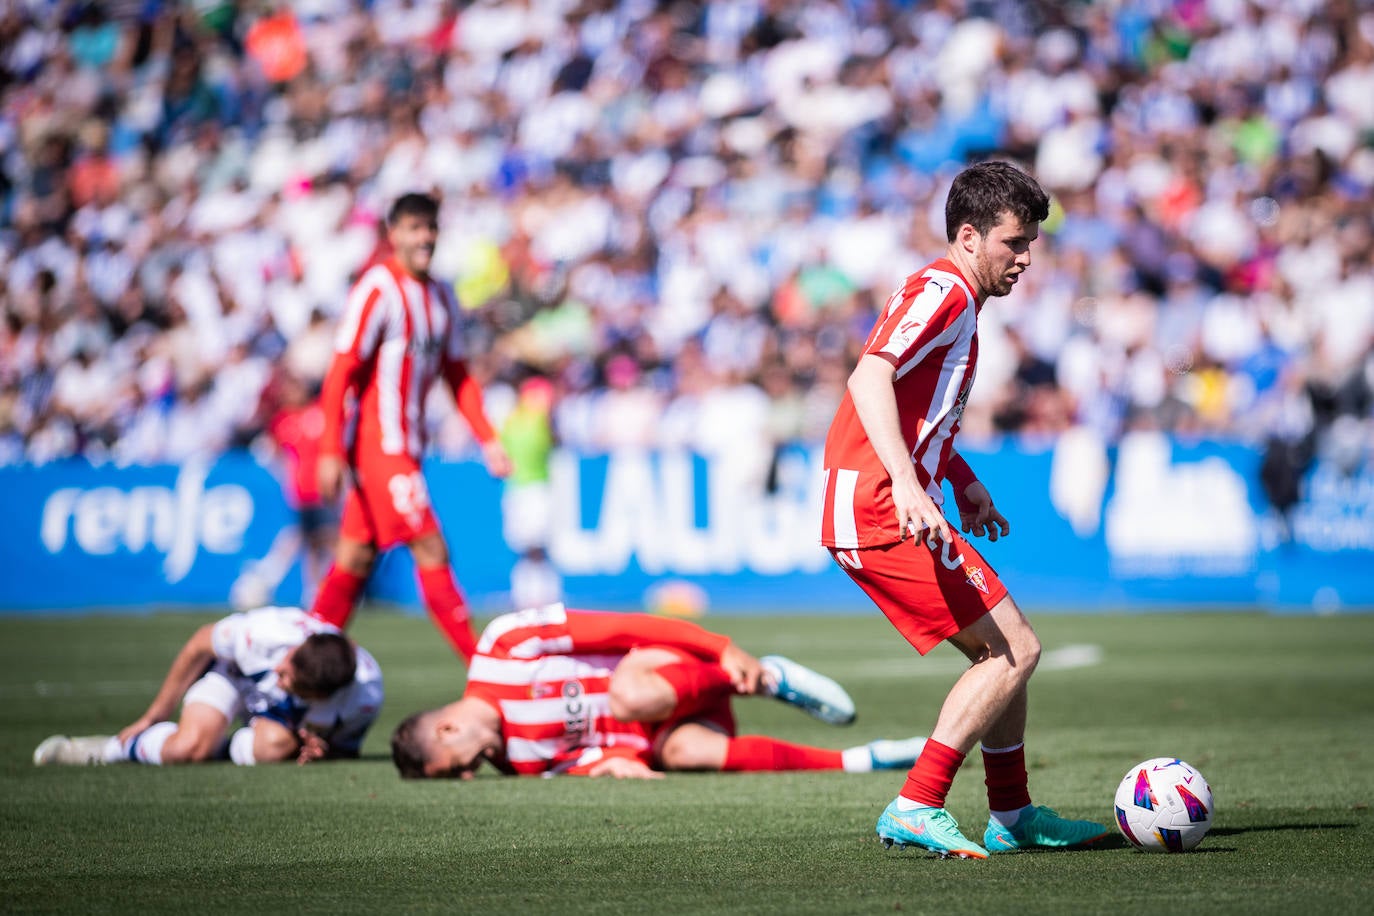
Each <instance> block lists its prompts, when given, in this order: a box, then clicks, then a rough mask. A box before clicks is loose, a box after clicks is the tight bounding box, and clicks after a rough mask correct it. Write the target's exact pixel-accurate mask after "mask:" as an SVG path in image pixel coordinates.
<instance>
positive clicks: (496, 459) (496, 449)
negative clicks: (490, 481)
mask: <svg viewBox="0 0 1374 916" xmlns="http://www.w3.org/2000/svg"><path fill="white" fill-rule="evenodd" d="M482 460H483V461H485V462H486V464H487V471H489V472H490V473H491V476H493V477H500V478H505V477H509V476H510V472H511V470H512V469H513V465H512V464H511V461H510V455H507V454H506V447H505V446H504V445H502V444H501V440H500V439H492V440H491V441H490V442H486V443H484V444H483V445H482Z"/></svg>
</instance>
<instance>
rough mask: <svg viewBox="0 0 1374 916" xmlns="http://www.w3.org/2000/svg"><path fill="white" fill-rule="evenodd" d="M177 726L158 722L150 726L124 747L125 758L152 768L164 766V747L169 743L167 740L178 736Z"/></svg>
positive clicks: (171, 723)
mask: <svg viewBox="0 0 1374 916" xmlns="http://www.w3.org/2000/svg"><path fill="white" fill-rule="evenodd" d="M176 730H177V724H176V723H175V722H158V723H156V724H154V725H150V726H148V727H147V728H146V729H144V730H143V731H141V732H139V733H138V734H137V735H134V736H133V737H132V738H130V739H129V742H128V744H126V745H125V746H124V756H126V757H127V758H129V759H130V760H132V761H133V762H134V763H146V764H149V765H151V766H155V767H160V766H162V746H163V745H164V744H166V743H167V739H168V738H170V737H172V735H174V734H176Z"/></svg>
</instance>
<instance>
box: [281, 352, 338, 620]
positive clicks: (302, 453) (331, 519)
mask: <svg viewBox="0 0 1374 916" xmlns="http://www.w3.org/2000/svg"><path fill="white" fill-rule="evenodd" d="M275 394H276V397H277V399H278V400H279V401H280V406H279V407H278V408H277V410H276V412H275V413H273V414H272V417H271V418H270V419H269V420H268V421H267V434H268V435H269V436H271V437H272V441H273V442H274V443H276V446H277V449H278V450H279V451H280V452H281V454H282V456H283V457H284V459H285V461H284V464H285V480H283V482H282V485H283V489H284V490H285V491H286V497H287V501H288V502H289V503H290V504H291V505H292V507H293V508H295V510H296V515H297V523H298V525H299V527H300V532H301V543H302V547H303V555H302V569H301V588H302V595H303V596H309V595H310V594H311V593H312V592H313V590H314V588H315V584H316V583H317V582H319V581H320V577H321V576H322V575H323V573H324V570H325V567H326V564H327V563H328V562H329V552H330V550H331V549H332V548H333V546H334V543H335V539H336V538H337V536H338V528H339V509H338V502H337V500H330V501H325V500H324V499H323V498H322V497H321V496H320V483H319V477H320V442H321V441H322V439H323V437H324V426H325V423H324V409H323V408H322V407H321V406H320V404H319V401H318V400H316V399H315V398H313V397H311V394H310V389H309V388H308V387H307V386H306V384H305V382H303V381H301V379H300V378H298V377H297V376H295V375H293V374H292V373H290V372H283V373H282V374H281V375H280V376H279V377H278V379H277V385H276V391H275ZM303 600H309V599H308V597H305V598H303Z"/></svg>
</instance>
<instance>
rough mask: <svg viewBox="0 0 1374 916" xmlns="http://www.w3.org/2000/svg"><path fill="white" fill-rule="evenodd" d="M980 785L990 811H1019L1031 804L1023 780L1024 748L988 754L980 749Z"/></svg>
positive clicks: (1021, 745) (1025, 781) (1020, 746)
mask: <svg viewBox="0 0 1374 916" xmlns="http://www.w3.org/2000/svg"><path fill="white" fill-rule="evenodd" d="M983 771H984V772H985V773H986V774H987V775H986V776H985V777H984V780H983V781H984V782H985V783H987V787H988V809H989V810H990V811H1020V810H1021V809H1022V808H1024V807H1026V806H1027V805H1029V804H1030V803H1031V799H1030V789H1029V788H1028V784H1029V779H1027V777H1026V748H1025V745H1023V744H1018V745H1016V747H1015V748H1013V749H1011V750H1006V751H999V752H998V753H995V754H989V753H988V751H987V748H984V749H983Z"/></svg>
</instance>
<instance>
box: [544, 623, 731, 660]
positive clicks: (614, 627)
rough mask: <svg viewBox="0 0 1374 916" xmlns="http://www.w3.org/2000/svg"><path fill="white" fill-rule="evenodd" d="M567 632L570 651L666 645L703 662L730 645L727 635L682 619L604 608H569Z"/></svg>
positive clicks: (614, 649) (611, 649)
mask: <svg viewBox="0 0 1374 916" xmlns="http://www.w3.org/2000/svg"><path fill="white" fill-rule="evenodd" d="M568 634H569V636H570V637H571V639H572V645H573V650H572V651H574V652H628V651H630V650H631V649H635V648H638V647H639V646H667V647H669V648H673V649H681V650H683V651H684V652H690V653H691V654H693V655H695V656H696V657H697V658H700V659H702V660H704V661H719V660H720V655H721V653H722V652H724V651H725V647H726V646H728V645H729V644H730V639H729V637H727V636H721V635H720V634H718V633H712V632H711V631H709V630H706V629H703V628H701V627H699V626H697V625H696V624H694V623H689V622H688V621H686V620H674V619H671V618H667V617H652V616H650V615H648V614H619V613H610V612H605V611H569V612H568Z"/></svg>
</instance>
